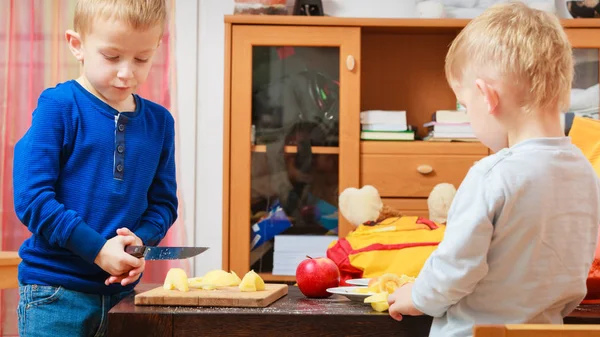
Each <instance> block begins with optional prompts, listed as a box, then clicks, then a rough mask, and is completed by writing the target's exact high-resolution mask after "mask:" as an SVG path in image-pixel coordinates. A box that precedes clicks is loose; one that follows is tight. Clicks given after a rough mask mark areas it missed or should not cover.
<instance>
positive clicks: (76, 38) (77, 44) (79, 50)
mask: <svg viewBox="0 0 600 337" xmlns="http://www.w3.org/2000/svg"><path fill="white" fill-rule="evenodd" d="M65 38H66V39H67V44H68V45H69V49H70V50H71V53H73V56H75V58H76V59H77V61H79V62H83V42H82V41H81V36H80V35H79V33H77V32H75V31H73V30H70V29H69V30H67V31H66V32H65Z"/></svg>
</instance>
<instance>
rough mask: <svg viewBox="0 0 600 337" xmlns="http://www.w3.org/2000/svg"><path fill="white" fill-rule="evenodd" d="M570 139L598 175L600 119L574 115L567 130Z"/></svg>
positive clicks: (599, 162)
mask: <svg viewBox="0 0 600 337" xmlns="http://www.w3.org/2000/svg"><path fill="white" fill-rule="evenodd" d="M569 136H570V137H571V141H572V142H573V144H574V145H575V146H577V147H578V148H579V149H580V150H581V151H582V152H583V154H584V155H585V157H586V158H587V159H588V160H589V161H590V163H592V166H593V167H594V170H596V174H598V176H600V121H599V120H596V119H591V118H583V117H575V118H574V119H573V125H572V126H571V131H570V132H569Z"/></svg>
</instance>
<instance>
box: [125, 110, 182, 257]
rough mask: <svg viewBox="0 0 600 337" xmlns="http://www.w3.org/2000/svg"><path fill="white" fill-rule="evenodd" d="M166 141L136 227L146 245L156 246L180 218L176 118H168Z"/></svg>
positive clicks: (136, 231) (138, 234)
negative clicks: (140, 218) (178, 212)
mask: <svg viewBox="0 0 600 337" xmlns="http://www.w3.org/2000/svg"><path fill="white" fill-rule="evenodd" d="M167 120H168V124H167V127H166V130H167V132H166V135H165V142H164V145H163V149H162V152H161V157H160V162H159V164H158V169H157V171H156V175H155V177H154V181H153V182H152V186H150V189H149V191H148V208H147V209H146V211H145V212H144V214H143V215H142V220H141V221H140V225H139V227H138V228H137V229H136V230H134V233H135V235H137V236H138V237H139V238H140V239H141V240H142V242H143V243H144V244H145V245H148V246H155V245H158V244H159V243H160V241H161V240H162V239H163V238H164V237H165V235H167V231H168V230H169V228H171V226H172V225H173V223H174V222H175V220H177V207H178V200H177V181H176V171H175V122H174V120H173V118H172V117H170V115H169V118H168V119H167Z"/></svg>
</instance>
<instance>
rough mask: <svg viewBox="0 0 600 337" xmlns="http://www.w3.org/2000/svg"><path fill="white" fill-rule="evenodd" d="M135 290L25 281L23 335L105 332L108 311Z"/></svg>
mask: <svg viewBox="0 0 600 337" xmlns="http://www.w3.org/2000/svg"><path fill="white" fill-rule="evenodd" d="M131 292H132V291H126V292H123V293H119V294H116V295H94V294H86V293H80V292H77V291H72V290H67V289H65V288H63V287H55V286H42V285H35V284H34V285H21V286H19V295H20V299H19V305H18V307H17V314H18V316H19V336H21V337H46V336H48V337H50V336H53V337H54V336H64V337H71V336H72V337H75V336H81V337H100V336H104V333H105V331H106V321H107V318H108V311H109V310H110V308H112V307H113V306H114V305H115V304H117V303H118V302H119V301H120V300H121V299H123V298H124V297H125V296H127V295H129V294H130V293H131Z"/></svg>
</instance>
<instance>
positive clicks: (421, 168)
mask: <svg viewBox="0 0 600 337" xmlns="http://www.w3.org/2000/svg"><path fill="white" fill-rule="evenodd" d="M417 171H419V173H421V174H423V175H425V174H429V173H431V172H433V167H431V166H429V165H419V166H417Z"/></svg>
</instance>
